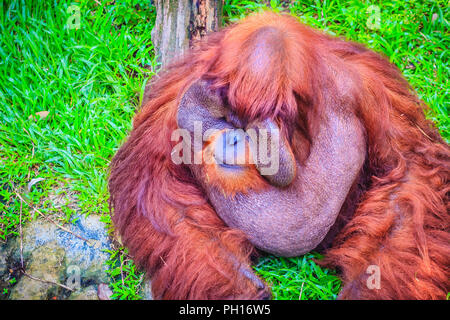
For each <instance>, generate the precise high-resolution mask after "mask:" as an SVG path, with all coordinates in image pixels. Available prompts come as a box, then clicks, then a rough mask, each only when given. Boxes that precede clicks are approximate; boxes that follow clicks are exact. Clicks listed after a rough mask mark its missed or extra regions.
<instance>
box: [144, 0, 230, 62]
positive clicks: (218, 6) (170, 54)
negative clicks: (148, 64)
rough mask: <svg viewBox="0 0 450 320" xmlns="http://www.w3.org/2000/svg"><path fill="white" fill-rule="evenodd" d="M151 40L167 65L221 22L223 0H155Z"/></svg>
mask: <svg viewBox="0 0 450 320" xmlns="http://www.w3.org/2000/svg"><path fill="white" fill-rule="evenodd" d="M155 6H156V22H155V26H154V28H153V30H152V34H151V37H152V42H153V45H154V47H155V53H156V54H157V60H158V62H160V63H161V65H162V66H163V67H164V66H165V65H167V64H168V63H169V62H170V60H172V59H173V58H174V57H177V56H180V55H182V54H183V53H184V52H185V51H186V50H187V49H188V48H189V47H190V46H191V45H192V43H193V41H194V40H198V39H200V38H201V37H203V36H205V35H206V34H207V33H208V32H211V31H217V30H218V29H219V27H220V26H221V22H222V0H179V1H177V0H156V1H155Z"/></svg>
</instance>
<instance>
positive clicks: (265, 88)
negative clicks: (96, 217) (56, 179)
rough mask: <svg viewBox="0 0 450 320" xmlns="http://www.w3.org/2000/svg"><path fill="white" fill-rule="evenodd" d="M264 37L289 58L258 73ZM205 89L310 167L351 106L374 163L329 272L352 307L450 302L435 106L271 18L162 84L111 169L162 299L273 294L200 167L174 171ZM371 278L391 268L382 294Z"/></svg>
mask: <svg viewBox="0 0 450 320" xmlns="http://www.w3.org/2000/svg"><path fill="white" fill-rule="evenodd" d="M277 30H278V31H280V32H279V33H277ZM264 32H275V33H276V35H277V36H279V43H280V44H282V46H281V47H280V49H279V50H277V51H275V52H273V54H272V55H271V56H270V57H265V58H266V60H264V59H263V58H264V57H263V58H261V57H259V58H258V59H259V60H258V59H256V60H255V56H254V54H255V52H254V50H253V49H252V48H254V46H253V44H254V43H255V41H257V40H258V34H260V33H264ZM255 61H256V62H258V63H260V64H261V65H259V64H256V65H255V64H254V62H255ZM261 66H262V67H263V68H261ZM201 77H203V78H207V79H210V80H211V83H212V85H213V86H214V87H215V88H217V89H219V90H222V92H224V94H225V96H226V98H227V100H228V103H229V105H230V108H231V109H232V110H233V111H234V112H235V113H236V114H237V115H239V117H240V118H242V119H245V120H248V121H252V120H255V119H265V118H271V119H275V120H276V121H277V122H278V123H280V125H281V127H282V131H283V134H284V135H285V136H286V137H292V139H291V145H292V147H293V151H294V153H295V155H296V157H297V158H298V159H299V160H304V159H305V158H306V157H307V154H308V150H309V145H310V143H311V141H312V137H314V134H315V132H316V130H317V128H318V125H319V124H320V121H321V116H322V114H323V112H324V104H325V101H326V100H327V98H328V97H335V98H336V99H337V98H339V97H341V98H342V99H344V100H345V101H346V102H347V104H346V108H347V109H348V111H349V112H353V113H355V114H356V115H357V116H358V117H359V118H360V119H361V121H362V122H363V124H364V126H365V128H366V133H367V146H368V154H367V161H366V165H365V167H364V168H365V169H364V170H363V172H362V175H361V178H360V180H359V182H358V183H357V184H355V186H354V188H352V192H351V194H349V196H348V198H347V201H346V203H345V204H344V206H343V208H342V210H341V214H340V217H339V219H340V220H338V222H337V224H336V226H338V227H336V230H334V231H333V232H335V233H337V234H338V236H337V238H336V240H335V242H334V245H333V247H332V248H331V249H330V250H329V251H328V252H327V254H326V260H325V262H324V263H326V264H327V265H329V266H334V267H337V268H338V269H339V270H340V272H341V274H342V279H343V281H344V287H343V290H342V293H341V297H342V298H359V299H372V298H380V299H444V298H445V296H446V294H447V292H448V291H449V289H450V282H449V279H450V244H449V240H450V237H449V225H450V217H449V203H450V201H449V200H450V199H449V191H450V187H449V182H448V180H449V172H450V149H449V146H448V145H447V144H446V143H445V142H443V141H442V138H441V137H440V136H439V134H438V132H437V130H436V129H435V128H434V127H433V125H432V123H431V122H430V121H428V120H426V119H425V116H424V113H423V109H424V108H425V107H426V106H425V105H424V103H423V102H422V101H420V100H419V99H418V98H417V96H416V95H415V94H414V92H413V91H412V89H411V88H410V86H409V85H408V83H407V82H406V81H405V80H404V78H403V77H402V75H401V73H400V72H399V70H398V69H397V68H396V67H395V66H393V65H392V64H390V63H389V62H388V60H387V59H385V58H383V57H381V56H380V55H379V54H376V53H374V52H372V51H370V50H368V49H366V48H364V47H363V46H361V45H359V44H355V43H351V42H346V41H343V40H340V39H337V38H333V37H330V36H327V35H324V34H322V33H320V32H317V31H315V30H313V29H310V28H308V27H306V26H304V25H302V24H300V23H298V22H297V21H296V20H295V19H294V18H292V17H289V16H283V15H278V14H274V13H270V12H268V13H263V14H259V15H254V16H251V17H249V18H247V19H245V20H243V21H242V22H239V23H238V24H236V25H234V26H231V27H229V28H227V29H225V30H223V31H221V32H218V33H215V34H212V35H210V36H208V37H207V38H206V39H205V40H203V41H202V42H200V43H198V45H197V46H196V48H195V49H193V50H192V51H191V52H190V53H188V54H187V55H186V56H185V57H184V58H183V59H180V60H178V61H177V62H175V63H173V64H172V65H171V66H169V67H167V68H166V69H165V71H163V72H162V73H161V74H160V76H159V77H154V79H152V81H151V91H150V94H149V96H147V97H146V99H147V101H146V102H145V103H144V104H143V106H142V110H141V111H140V112H139V113H138V114H137V115H136V117H135V119H134V124H133V130H132V131H131V133H130V136H129V138H128V140H127V141H126V142H125V144H124V145H123V146H122V147H121V148H120V149H119V151H118V152H117V154H116V156H115V157H114V159H113V161H112V164H111V176H110V180H109V190H110V194H111V198H110V203H111V207H112V209H113V221H114V223H115V225H116V228H117V231H118V232H119V233H120V234H121V236H122V240H123V243H124V244H125V245H126V246H127V247H128V248H129V251H130V253H131V255H132V256H133V257H134V258H135V261H136V262H137V263H138V264H139V265H140V266H142V267H143V268H145V269H146V270H147V272H148V274H149V275H150V276H151V278H152V289H153V293H154V296H155V298H166V299H173V298H187V299H219V298H259V297H261V296H262V295H263V294H264V292H263V290H260V289H257V288H256V287H255V286H254V285H253V284H252V282H251V281H250V280H249V279H248V278H246V277H245V276H243V275H242V272H240V271H239V270H240V268H241V267H243V268H248V267H249V266H250V264H251V257H252V255H253V254H254V253H255V251H254V248H253V247H252V246H251V245H250V244H249V242H248V241H247V240H246V238H245V235H244V234H242V232H240V231H238V230H232V229H231V228H229V227H227V226H225V225H224V223H223V222H222V220H220V219H219V218H218V216H217V215H216V213H215V212H214V209H213V208H212V207H211V205H210V203H209V202H208V199H207V198H206V196H205V194H204V192H203V190H202V188H201V187H200V186H199V185H198V184H197V182H196V181H195V180H194V178H193V177H192V174H191V173H190V171H189V170H188V168H187V167H186V166H183V165H175V164H173V163H172V162H171V160H170V159H171V158H170V153H171V150H172V148H173V146H174V143H172V142H170V141H171V140H170V136H171V133H172V131H173V130H174V129H176V120H175V119H176V112H177V106H178V104H179V100H180V98H181V94H182V92H184V91H185V90H186V88H187V87H188V86H190V84H192V83H193V82H194V81H196V80H197V79H199V78H201ZM245 181H247V180H245ZM226 190H235V186H234V184H232V186H231V187H230V189H226ZM342 226H343V229H342V230H340V228H341V227H342ZM370 265H378V266H379V267H380V271H381V289H379V290H376V289H374V290H370V289H368V288H367V286H366V284H365V281H366V279H367V276H368V275H367V274H366V269H367V267H368V266H370ZM237 266H239V267H237Z"/></svg>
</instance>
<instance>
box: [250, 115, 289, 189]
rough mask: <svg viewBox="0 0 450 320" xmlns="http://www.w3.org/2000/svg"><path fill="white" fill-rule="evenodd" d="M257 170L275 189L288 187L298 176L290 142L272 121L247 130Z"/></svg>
mask: <svg viewBox="0 0 450 320" xmlns="http://www.w3.org/2000/svg"><path fill="white" fill-rule="evenodd" d="M247 134H248V135H249V137H250V140H251V143H250V145H251V151H252V157H253V159H254V160H255V164H256V168H257V170H258V171H259V173H260V174H261V175H262V176H263V177H265V178H266V179H267V180H268V181H269V183H270V184H271V185H273V186H275V187H280V188H282V187H287V186H288V185H290V184H291V183H292V181H293V180H294V178H295V176H296V174H297V163H296V160H295V157H294V154H293V152H292V150H291V147H290V145H289V142H288V141H287V139H286V138H284V137H282V135H281V133H280V129H279V128H278V126H277V124H276V123H275V122H274V121H273V120H270V119H267V120H264V121H260V122H255V123H253V124H250V125H249V126H248V128H247Z"/></svg>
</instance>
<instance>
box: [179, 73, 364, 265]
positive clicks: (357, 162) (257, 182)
mask: <svg viewBox="0 0 450 320" xmlns="http://www.w3.org/2000/svg"><path fill="white" fill-rule="evenodd" d="M336 109H337V108H336ZM236 118H237V116H236V115H234V114H233V112H232V110H231V109H230V108H229V107H227V106H226V105H225V104H224V102H223V100H222V98H221V96H220V95H219V94H218V92H217V91H215V90H213V89H210V86H209V84H208V82H206V81H198V82H197V83H195V84H193V85H192V86H191V87H190V88H189V89H188V90H187V92H186V93H185V94H184V96H183V99H182V100H181V103H180V105H179V108H178V118H177V122H178V126H179V128H180V129H184V130H187V132H188V136H189V139H186V140H188V141H186V140H183V147H182V148H183V149H184V152H183V154H184V155H185V156H186V155H190V156H192V157H191V158H192V159H194V160H197V161H196V162H194V161H193V162H190V163H187V165H188V166H189V167H190V169H191V171H192V172H193V174H194V176H195V178H196V179H197V181H198V182H199V184H200V185H202V187H203V188H204V190H205V191H206V193H207V195H208V198H209V201H210V202H211V204H212V205H213V207H214V209H215V210H216V212H217V213H218V215H219V216H220V217H221V218H222V219H223V220H224V221H225V223H226V224H227V225H229V226H231V227H234V228H237V229H240V230H243V231H244V232H245V233H246V235H247V236H248V238H249V239H250V241H251V242H252V243H253V244H254V245H255V246H256V247H258V248H260V249H262V250H264V251H268V252H271V253H274V254H277V255H282V256H296V255H300V254H303V253H305V252H308V251H310V250H312V249H314V248H315V247H316V246H317V245H318V244H319V243H320V242H321V241H322V240H323V238H324V237H325V235H326V234H327V232H328V231H329V229H330V227H331V226H332V225H333V223H334V222H335V219H336V217H337V215H338V214H339V211H340V209H341V207H342V204H343V203H344V201H345V199H346V196H347V194H348V192H349V190H350V188H351V186H352V184H353V183H354V181H355V179H356V178H357V176H358V174H359V172H360V170H361V167H362V165H363V162H364V159H365V153H366V150H365V140H364V134H363V129H362V126H361V124H360V123H359V121H358V120H357V119H356V118H355V117H351V116H348V115H343V114H339V113H338V112H336V111H334V110H333V109H332V108H330V112H329V114H328V118H327V119H326V121H324V122H323V125H322V126H321V128H320V130H319V131H318V134H317V136H315V137H313V141H312V147H311V152H310V154H309V156H308V157H307V159H306V161H304V163H301V162H300V161H299V159H296V157H295V153H296V152H295V150H292V149H293V148H292V145H296V143H295V141H293V139H295V137H291V136H286V135H283V133H282V131H281V130H280V125H278V124H277V123H276V121H275V120H273V119H262V120H256V121H253V122H250V123H248V122H246V121H245V119H238V120H236ZM232 119H235V120H232ZM281 125H284V124H281ZM237 126H239V127H237ZM291 131H292V130H291ZM185 136H186V135H185ZM191 141H194V143H191V144H190V142H191ZM297 145H298V143H297ZM173 155H174V154H173Z"/></svg>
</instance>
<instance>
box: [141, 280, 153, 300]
mask: <svg viewBox="0 0 450 320" xmlns="http://www.w3.org/2000/svg"><path fill="white" fill-rule="evenodd" d="M139 294H140V295H141V297H142V299H143V300H153V295H152V287H151V284H150V280H144V285H143V286H142V288H141V290H140V292H139Z"/></svg>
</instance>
